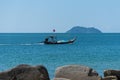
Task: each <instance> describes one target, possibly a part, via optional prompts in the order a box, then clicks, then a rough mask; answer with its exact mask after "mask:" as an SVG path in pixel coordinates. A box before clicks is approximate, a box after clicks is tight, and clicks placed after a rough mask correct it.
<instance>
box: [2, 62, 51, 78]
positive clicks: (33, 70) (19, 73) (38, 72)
mask: <svg viewBox="0 0 120 80" xmlns="http://www.w3.org/2000/svg"><path fill="white" fill-rule="evenodd" d="M0 80H50V79H49V75H48V72H47V69H46V68H45V67H44V66H42V65H39V66H35V67H33V66H30V65H26V64H22V65H19V66H17V67H15V68H13V69H11V70H9V71H6V72H1V73H0Z"/></svg>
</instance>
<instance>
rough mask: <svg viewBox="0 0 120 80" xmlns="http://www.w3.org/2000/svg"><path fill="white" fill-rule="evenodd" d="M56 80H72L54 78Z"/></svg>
mask: <svg viewBox="0 0 120 80" xmlns="http://www.w3.org/2000/svg"><path fill="white" fill-rule="evenodd" d="M54 80H70V79H66V78H54Z"/></svg>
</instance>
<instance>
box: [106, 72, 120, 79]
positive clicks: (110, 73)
mask: <svg viewBox="0 0 120 80" xmlns="http://www.w3.org/2000/svg"><path fill="white" fill-rule="evenodd" d="M106 76H116V77H117V78H118V80H120V70H105V71H104V77H106Z"/></svg>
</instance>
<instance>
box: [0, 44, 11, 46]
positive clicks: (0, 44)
mask: <svg viewBox="0 0 120 80" xmlns="http://www.w3.org/2000/svg"><path fill="white" fill-rule="evenodd" d="M5 45H6V46H7V45H13V44H0V46H5Z"/></svg>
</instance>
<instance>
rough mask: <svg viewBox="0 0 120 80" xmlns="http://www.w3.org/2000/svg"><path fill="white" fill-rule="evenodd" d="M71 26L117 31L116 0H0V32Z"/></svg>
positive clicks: (119, 6)
mask: <svg viewBox="0 0 120 80" xmlns="http://www.w3.org/2000/svg"><path fill="white" fill-rule="evenodd" d="M74 26H83V27H95V28H97V29H99V30H101V31H102V32H104V33H120V0H0V33H47V32H52V30H53V29H55V30H56V32H58V33H63V32H66V31H67V30H69V29H71V28H72V27H74Z"/></svg>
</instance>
